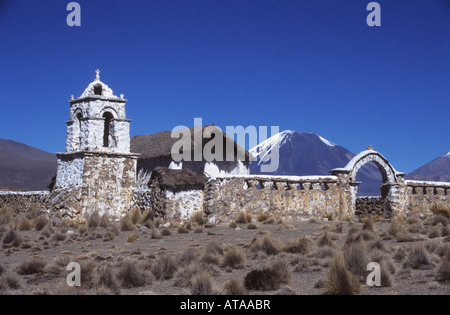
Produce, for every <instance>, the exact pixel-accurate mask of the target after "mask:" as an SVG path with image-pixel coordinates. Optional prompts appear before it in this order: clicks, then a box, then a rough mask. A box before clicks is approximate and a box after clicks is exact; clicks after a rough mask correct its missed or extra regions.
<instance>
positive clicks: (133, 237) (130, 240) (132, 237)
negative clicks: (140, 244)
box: [127, 234, 139, 243]
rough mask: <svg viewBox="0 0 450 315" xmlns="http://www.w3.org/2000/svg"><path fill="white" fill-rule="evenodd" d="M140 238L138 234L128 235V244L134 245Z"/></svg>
mask: <svg viewBox="0 0 450 315" xmlns="http://www.w3.org/2000/svg"><path fill="white" fill-rule="evenodd" d="M138 238H139V235H137V234H128V235H127V242H128V243H134V242H136V241H137V239H138Z"/></svg>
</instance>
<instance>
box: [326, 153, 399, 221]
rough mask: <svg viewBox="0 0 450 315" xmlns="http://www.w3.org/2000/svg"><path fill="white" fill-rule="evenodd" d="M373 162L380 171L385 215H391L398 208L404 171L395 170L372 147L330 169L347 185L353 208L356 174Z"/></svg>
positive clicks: (342, 183)
mask: <svg viewBox="0 0 450 315" xmlns="http://www.w3.org/2000/svg"><path fill="white" fill-rule="evenodd" d="M370 162H373V163H374V164H375V165H376V166H377V167H378V169H379V170H380V172H381V175H382V178H383V184H382V185H381V187H380V189H381V198H382V200H383V205H384V214H385V216H391V215H392V212H396V211H397V210H399V209H400V206H401V205H400V204H399V203H400V200H399V198H398V197H399V192H400V189H401V187H402V186H404V176H405V173H401V172H398V171H396V170H395V168H394V167H393V166H392V165H391V163H389V161H388V160H387V159H386V158H385V157H384V156H383V155H382V154H381V153H379V152H377V151H375V150H373V148H372V147H369V148H367V150H365V151H363V152H361V153H359V154H357V155H356V156H355V157H354V158H353V159H352V160H351V161H350V162H348V164H347V165H346V166H345V167H344V168H336V169H333V170H332V171H331V173H332V174H333V175H336V176H338V177H339V180H340V183H341V185H343V186H348V190H349V191H348V192H349V194H350V198H351V201H350V204H351V207H352V208H353V209H355V205H356V195H357V193H358V185H359V184H360V182H357V181H356V174H357V173H358V171H359V170H360V169H361V167H363V166H364V165H365V164H367V163H370Z"/></svg>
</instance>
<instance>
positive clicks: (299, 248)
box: [283, 236, 312, 255]
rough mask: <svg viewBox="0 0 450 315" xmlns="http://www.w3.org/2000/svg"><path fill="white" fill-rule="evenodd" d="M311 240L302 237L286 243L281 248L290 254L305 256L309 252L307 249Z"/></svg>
mask: <svg viewBox="0 0 450 315" xmlns="http://www.w3.org/2000/svg"><path fill="white" fill-rule="evenodd" d="M311 243H312V240H311V238H310V237H308V236H302V237H299V238H297V239H293V240H290V241H288V242H287V244H286V245H285V246H284V247H283V251H284V252H287V253H291V254H302V255H306V254H307V253H308V252H309V247H310V245H311Z"/></svg>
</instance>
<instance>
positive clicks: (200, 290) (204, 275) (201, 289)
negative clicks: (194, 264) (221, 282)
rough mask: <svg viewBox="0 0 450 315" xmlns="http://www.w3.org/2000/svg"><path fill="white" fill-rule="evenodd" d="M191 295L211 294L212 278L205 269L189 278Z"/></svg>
mask: <svg viewBox="0 0 450 315" xmlns="http://www.w3.org/2000/svg"><path fill="white" fill-rule="evenodd" d="M191 282H192V283H191V294H192V295H211V294H212V291H213V279H212V277H211V274H210V273H209V272H207V271H202V272H200V273H197V274H196V275H194V276H193V277H192V280H191Z"/></svg>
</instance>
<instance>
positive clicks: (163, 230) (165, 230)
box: [161, 227, 172, 236]
mask: <svg viewBox="0 0 450 315" xmlns="http://www.w3.org/2000/svg"><path fill="white" fill-rule="evenodd" d="M161 235H162V236H170V235H172V232H170V229H169V228H167V227H165V228H163V229H162V230H161Z"/></svg>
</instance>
